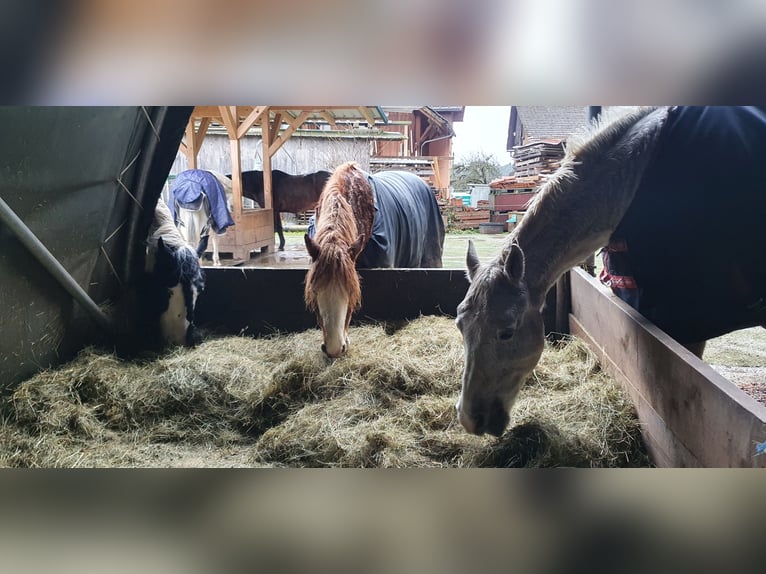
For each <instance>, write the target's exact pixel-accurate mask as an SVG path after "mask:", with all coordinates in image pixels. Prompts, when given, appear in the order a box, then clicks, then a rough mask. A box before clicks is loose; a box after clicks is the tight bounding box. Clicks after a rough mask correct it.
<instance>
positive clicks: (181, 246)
mask: <svg viewBox="0 0 766 574" xmlns="http://www.w3.org/2000/svg"><path fill="white" fill-rule="evenodd" d="M199 249H200V250H202V251H204V249H205V247H204V246H200V247H199ZM199 257H200V252H199V251H196V250H195V249H193V248H192V247H190V246H189V245H188V244H187V243H186V242H185V241H184V239H183V237H181V234H180V233H179V232H178V229H177V228H176V226H175V225H174V223H173V218H172V216H171V215H170V210H169V209H168V207H167V206H166V205H165V203H164V202H162V201H159V202H158V203H157V207H156V209H155V214H154V222H153V224H152V227H151V229H150V233H149V238H148V240H147V253H146V267H145V271H146V273H145V278H144V281H143V288H142V294H141V305H142V308H143V313H144V316H145V323H146V326H147V330H148V331H149V332H148V333H147V335H148V336H149V337H151V338H158V339H159V341H158V342H159V344H160V345H161V346H168V345H194V344H196V343H197V342H198V341H197V339H198V335H197V331H196V328H195V325H194V308H195V306H196V304H197V297H198V296H199V294H200V293H201V292H202V290H203V289H204V287H205V277H204V275H203V273H202V268H201V267H200V262H199Z"/></svg>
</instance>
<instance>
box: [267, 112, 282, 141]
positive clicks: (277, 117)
mask: <svg viewBox="0 0 766 574" xmlns="http://www.w3.org/2000/svg"><path fill="white" fill-rule="evenodd" d="M270 124H271V125H270V126H269V130H270V133H269V138H271V141H274V140H275V139H277V134H278V133H279V128H280V127H282V112H277V113H275V114H274V120H273V121H272V122H270Z"/></svg>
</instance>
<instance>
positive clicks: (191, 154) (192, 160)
mask: <svg viewBox="0 0 766 574" xmlns="http://www.w3.org/2000/svg"><path fill="white" fill-rule="evenodd" d="M196 143H197V138H196V137H195V133H194V117H191V118H189V123H188V124H187V125H186V146H185V148H184V153H185V154H186V164H187V169H197V153H198V151H199V150H198V149H197V148H196V147H195V144H196Z"/></svg>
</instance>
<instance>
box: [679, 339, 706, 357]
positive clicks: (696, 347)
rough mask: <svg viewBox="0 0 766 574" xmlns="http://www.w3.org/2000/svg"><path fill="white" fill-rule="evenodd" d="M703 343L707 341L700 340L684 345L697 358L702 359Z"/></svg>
mask: <svg viewBox="0 0 766 574" xmlns="http://www.w3.org/2000/svg"><path fill="white" fill-rule="evenodd" d="M705 343H707V341H701V342H699V343H686V344H685V345H684V347H686V348H687V349H688V350H689V351H691V352H692V353H694V354H695V355H697V358H699V359H702V354H703V353H704V352H705Z"/></svg>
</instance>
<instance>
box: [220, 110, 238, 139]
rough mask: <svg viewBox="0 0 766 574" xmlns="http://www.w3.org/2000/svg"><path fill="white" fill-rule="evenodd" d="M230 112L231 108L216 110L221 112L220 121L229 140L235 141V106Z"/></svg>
mask: <svg viewBox="0 0 766 574" xmlns="http://www.w3.org/2000/svg"><path fill="white" fill-rule="evenodd" d="M233 107H234V108H235V109H234V110H232V109H231V108H232V107H231V106H219V107H218V109H219V110H220V112H221V120H222V121H223V125H224V126H225V127H226V132H227V133H228V134H229V139H232V140H235V139H237V113H236V106H233Z"/></svg>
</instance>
